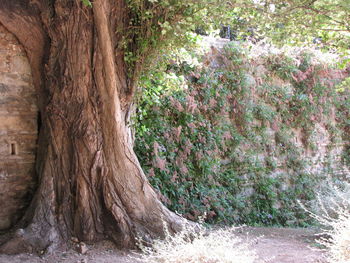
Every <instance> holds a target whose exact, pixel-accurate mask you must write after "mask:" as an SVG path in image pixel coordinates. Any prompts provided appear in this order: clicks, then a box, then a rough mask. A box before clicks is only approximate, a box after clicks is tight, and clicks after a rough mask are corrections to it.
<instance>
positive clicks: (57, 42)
mask: <svg viewBox="0 0 350 263" xmlns="http://www.w3.org/2000/svg"><path fill="white" fill-rule="evenodd" d="M2 1H4V0H2ZM11 1H13V2H11ZM17 1H18V0H17ZM5 2H7V3H8V4H7V5H6V4H5V5H4V6H3V7H0V22H1V23H3V24H4V26H5V27H7V28H8V29H9V30H10V31H12V32H13V33H14V34H15V35H16V36H17V37H18V39H19V40H20V41H21V40H23V39H27V38H26V34H28V32H26V30H25V29H24V30H19V29H15V26H14V25H15V24H16V23H19V21H23V19H27V18H28V17H29V18H30V17H31V16H30V15H28V12H27V10H25V9H24V6H25V7H26V8H27V9H30V10H31V13H32V14H34V15H36V16H37V15H38V13H40V17H41V19H40V21H39V20H38V21H36V20H35V21H36V22H35V26H36V27H37V28H38V30H37V31H36V32H37V34H38V35H40V37H41V38H40V41H41V42H40V43H41V45H42V47H43V50H44V52H42V50H40V49H38V48H35V47H33V45H38V43H36V44H35V43H34V44H33V43H28V40H26V41H27V42H25V43H24V41H21V42H22V44H23V45H24V47H25V48H26V51H27V53H28V57H29V59H30V62H31V65H32V69H33V75H34V80H35V85H36V87H37V90H38V94H39V99H40V105H39V107H40V112H41V120H42V126H41V130H40V134H39V138H40V139H39V149H38V156H37V173H38V177H39V182H40V183H39V186H38V189H37V193H36V194H35V197H34V198H33V201H32V204H31V205H30V207H29V209H28V211H27V213H26V215H25V217H24V219H23V221H22V223H23V224H25V225H26V227H25V228H24V229H19V230H18V231H17V232H16V234H15V236H14V238H13V239H11V240H10V241H9V242H7V243H5V244H4V245H3V246H2V249H1V251H3V252H23V251H28V250H29V251H32V250H33V249H34V250H37V251H47V250H50V249H54V248H57V246H59V245H62V244H65V243H66V242H67V241H68V240H69V239H70V238H71V237H73V236H75V237H78V239H80V240H83V241H90V242H92V241H96V240H100V239H104V238H106V237H109V238H111V239H113V240H114V241H115V242H116V243H117V244H118V245H121V246H123V247H133V246H134V245H135V237H136V236H137V235H139V236H141V237H142V238H145V239H150V238H154V237H155V236H162V235H163V231H164V229H163V221H165V222H166V223H167V225H168V227H169V229H170V230H172V231H176V230H178V229H179V228H180V226H181V218H179V217H178V216H176V215H175V214H174V213H172V212H170V211H169V210H168V209H167V208H165V206H163V205H162V204H161V203H160V201H159V200H158V198H157V195H156V193H155V192H154V190H153V189H152V187H151V186H150V184H149V183H148V181H147V178H146V177H145V175H144V173H143V171H142V169H141V167H140V164H139V162H138V160H137V157H136V155H135V153H134V151H133V149H132V141H131V139H130V136H129V133H130V128H129V127H128V118H129V109H130V107H131V104H132V97H133V94H132V93H133V88H132V86H133V85H134V83H131V81H130V80H129V79H130V78H128V74H127V70H126V65H125V63H124V59H123V57H124V56H123V51H122V50H121V49H119V48H118V43H119V42H120V41H121V40H122V36H120V35H117V34H115V33H114V32H115V31H116V28H117V27H123V26H125V25H124V24H125V23H127V16H126V14H127V13H128V12H127V7H126V6H125V3H123V1H110V2H109V0H95V1H94V4H93V8H86V7H84V6H83V5H82V4H81V3H80V1H74V0H56V1H42V2H43V3H37V6H36V7H32V6H30V4H28V6H27V5H22V6H21V8H17V9H15V10H16V12H17V14H18V15H16V14H13V13H12V14H11V15H8V12H11V5H12V7H14V6H16V1H14V0H6V1H5ZM31 2H38V1H31ZM45 2H50V3H46V4H45ZM112 3H113V5H112ZM19 10H20V11H19ZM33 10H35V12H34V11H33ZM12 11H13V9H12ZM16 12H15V13H16ZM23 12H26V15H27V16H24V15H23ZM31 21H34V20H33V19H32V20H31ZM33 23H34V22H33ZM33 23H32V26H33ZM11 29H13V30H11ZM16 30H17V31H16ZM14 31H15V32H14ZM38 32H39V33H38ZM27 37H28V35H27ZM29 37H33V36H29ZM33 41H34V42H35V41H36V40H33ZM29 42H30V41H29ZM38 52H42V53H41V54H39V53H38ZM45 53H46V55H45ZM37 56H39V57H40V58H41V61H39V62H41V63H38V61H37V60H38V57H37ZM43 63H44V67H42V64H43Z"/></svg>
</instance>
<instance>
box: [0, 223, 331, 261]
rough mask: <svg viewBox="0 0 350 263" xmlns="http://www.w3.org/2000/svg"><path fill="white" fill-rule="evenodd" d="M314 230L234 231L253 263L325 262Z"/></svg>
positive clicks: (68, 257) (107, 247)
mask: <svg viewBox="0 0 350 263" xmlns="http://www.w3.org/2000/svg"><path fill="white" fill-rule="evenodd" d="M316 233H317V231H316V230H310V229H290V228H252V227H244V228H241V229H239V230H238V233H237V235H239V236H241V237H242V239H244V240H247V241H249V242H252V240H253V242H252V249H254V250H255V251H256V253H257V255H258V257H259V258H258V260H257V261H256V263H325V262H326V261H325V260H324V259H323V256H324V253H323V252H322V251H320V250H319V249H317V246H316V242H315V238H317V236H315V234H316ZM137 262H139V261H138V260H137V258H136V255H135V254H133V252H130V251H123V250H118V249H116V248H115V247H114V245H113V244H112V243H111V242H108V241H105V242H101V243H99V244H96V245H94V246H88V251H87V252H86V254H84V255H81V254H79V253H78V252H76V251H75V250H69V251H67V252H63V253H58V252H57V253H55V254H52V255H47V256H43V257H38V256H36V255H30V254H20V255H15V256H8V255H0V263H137Z"/></svg>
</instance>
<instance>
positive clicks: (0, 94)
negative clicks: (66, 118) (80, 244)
mask: <svg viewBox="0 0 350 263" xmlns="http://www.w3.org/2000/svg"><path fill="white" fill-rule="evenodd" d="M37 118H38V109H37V106H36V95H35V89H34V87H33V84H32V76H31V70H30V66H29V62H28V59H27V56H26V54H25V51H24V49H23V47H22V46H21V45H20V44H19V43H18V41H17V39H16V38H15V36H13V35H12V34H11V33H10V32H8V31H7V30H6V29H5V28H4V27H3V26H2V25H1V24H0V204H1V209H0V230H3V229H7V228H9V227H11V226H12V225H13V224H14V223H16V221H17V220H18V219H19V217H20V216H21V215H22V212H23V209H24V208H25V207H26V206H27V205H28V202H29V199H30V196H31V193H32V190H33V187H34V163H35V152H36V144H37V137H38V124H37Z"/></svg>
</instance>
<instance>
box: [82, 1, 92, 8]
mask: <svg viewBox="0 0 350 263" xmlns="http://www.w3.org/2000/svg"><path fill="white" fill-rule="evenodd" d="M81 1H82V2H83V4H84V5H85V6H88V7H92V3H91V2H90V1H89V0H81Z"/></svg>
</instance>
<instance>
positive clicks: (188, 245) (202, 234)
mask: <svg viewBox="0 0 350 263" xmlns="http://www.w3.org/2000/svg"><path fill="white" fill-rule="evenodd" d="M234 231H235V228H226V229H219V230H215V231H209V232H208V231H207V230H206V229H205V228H204V227H203V226H186V227H184V229H183V230H182V231H181V232H180V233H178V234H176V235H170V234H169V233H168V232H167V235H166V237H165V239H163V240H155V241H154V242H153V243H152V244H150V246H149V247H148V246H143V245H140V248H141V250H142V252H143V254H142V256H141V260H142V262H147V263H252V262H253V261H254V260H255V259H256V256H255V253H254V252H253V251H252V250H251V249H249V244H247V243H245V242H243V240H242V239H241V238H239V237H237V236H236V235H235V234H234Z"/></svg>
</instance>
